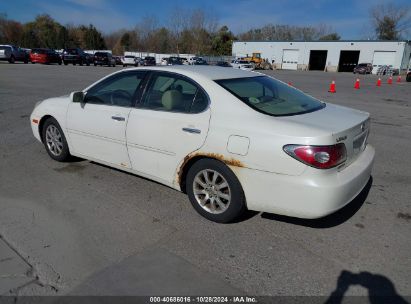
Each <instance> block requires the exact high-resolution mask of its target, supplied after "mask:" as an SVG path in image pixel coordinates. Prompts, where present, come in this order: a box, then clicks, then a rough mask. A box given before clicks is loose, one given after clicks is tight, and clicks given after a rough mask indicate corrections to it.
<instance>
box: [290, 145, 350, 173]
mask: <svg viewBox="0 0 411 304" xmlns="http://www.w3.org/2000/svg"><path fill="white" fill-rule="evenodd" d="M283 150H284V152H285V153H287V154H288V155H290V156H291V157H293V158H295V159H296V160H298V161H300V162H302V163H304V164H306V165H308V166H311V167H314V168H317V169H329V168H333V167H336V166H338V165H339V164H342V163H343V162H345V160H346V159H347V150H346V149H345V145H344V144H343V143H341V144H337V145H332V146H304V145H286V146H284V147H283Z"/></svg>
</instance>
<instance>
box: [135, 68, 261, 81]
mask: <svg viewBox="0 0 411 304" xmlns="http://www.w3.org/2000/svg"><path fill="white" fill-rule="evenodd" d="M135 69H136V70H142V69H143V70H154V71H164V72H174V73H180V74H183V75H186V76H189V77H193V76H197V77H203V78H208V79H211V80H218V79H230V78H244V77H256V76H262V74H260V73H256V72H249V71H244V70H240V69H223V68H221V67H217V66H198V65H197V66H190V65H188V66H187V65H174V66H153V67H144V68H143V67H141V68H135ZM129 70H130V69H127V71H129Z"/></svg>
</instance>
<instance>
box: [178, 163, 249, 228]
mask: <svg viewBox="0 0 411 304" xmlns="http://www.w3.org/2000/svg"><path fill="white" fill-rule="evenodd" d="M186 187H187V188H186V189H187V194H188V197H189V199H190V202H191V204H192V205H193V207H194V209H195V210H196V211H197V212H198V213H199V214H201V215H202V216H203V217H205V218H206V219H208V220H210V221H213V222H217V223H230V222H233V221H234V220H236V219H238V218H239V217H240V216H241V215H242V214H243V213H244V212H245V210H246V203H245V196H244V192H243V189H242V187H241V184H240V182H239V180H238V179H237V177H236V175H235V174H234V173H233V171H231V169H230V168H229V167H228V166H226V165H225V164H224V163H223V162H221V161H218V160H214V159H201V160H199V161H197V162H196V163H195V164H194V165H193V166H192V167H191V168H190V169H189V171H188V174H187V179H186Z"/></svg>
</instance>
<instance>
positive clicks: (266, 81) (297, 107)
mask: <svg viewBox="0 0 411 304" xmlns="http://www.w3.org/2000/svg"><path fill="white" fill-rule="evenodd" d="M216 82H217V83H218V84H219V85H221V86H222V87H223V88H225V89H226V90H227V91H229V92H230V93H232V94H233V95H234V96H236V97H237V98H239V99H240V100H241V101H243V102H244V103H246V104H247V105H248V106H250V107H251V108H253V109H255V110H256V111H258V112H261V113H264V114H268V115H273V116H289V115H297V114H304V113H309V112H314V111H317V110H319V109H322V108H323V107H325V104H324V103H322V102H321V101H319V100H317V99H315V98H314V97H311V96H309V95H306V94H304V93H303V92H301V91H300V90H297V89H295V88H293V87H291V86H289V85H287V84H285V83H282V82H280V81H278V80H275V79H273V78H271V77H268V76H257V77H246V78H234V79H222V80H216Z"/></svg>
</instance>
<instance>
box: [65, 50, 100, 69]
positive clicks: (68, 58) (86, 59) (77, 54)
mask: <svg viewBox="0 0 411 304" xmlns="http://www.w3.org/2000/svg"><path fill="white" fill-rule="evenodd" d="M62 60H63V63H64V65H68V64H69V63H72V64H73V65H76V64H79V65H84V64H85V65H90V62H92V61H93V60H92V57H90V54H87V53H85V52H84V51H83V50H82V49H80V48H69V49H65V50H64V51H63V54H62Z"/></svg>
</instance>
